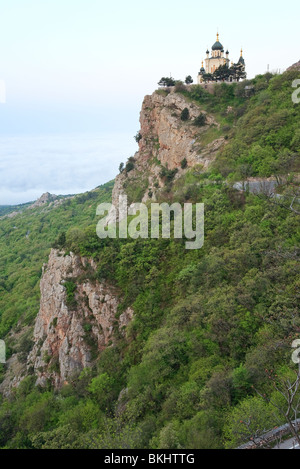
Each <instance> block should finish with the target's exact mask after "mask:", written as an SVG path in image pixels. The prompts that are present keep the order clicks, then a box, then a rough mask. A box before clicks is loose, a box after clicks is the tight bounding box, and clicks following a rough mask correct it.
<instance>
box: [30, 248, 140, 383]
mask: <svg viewBox="0 0 300 469" xmlns="http://www.w3.org/2000/svg"><path fill="white" fill-rule="evenodd" d="M95 269H96V265H95V264H94V263H93V261H91V260H89V259H87V258H83V257H79V256H76V255H74V254H72V253H70V255H64V253H62V252H59V251H58V250H55V249H53V250H51V253H50V257H49V262H48V264H46V265H44V267H43V275H42V279H41V283H40V290H41V304H40V311H39V313H38V316H37V318H36V322H35V328H34V347H33V349H32V351H31V353H30V354H29V357H28V363H27V365H28V368H29V369H30V368H31V367H33V369H34V372H35V374H36V376H37V384H41V385H45V384H46V382H47V380H50V381H51V382H52V384H53V385H54V386H55V387H60V386H62V385H63V384H65V383H67V382H68V381H69V380H70V379H71V378H72V377H74V376H75V375H78V373H79V372H80V371H81V370H82V369H83V368H85V367H89V366H91V364H92V363H93V360H95V358H96V357H97V356H98V354H99V353H100V352H101V351H102V350H103V349H104V348H105V347H108V346H113V344H114V343H115V340H116V336H117V334H122V335H124V334H125V331H126V326H127V325H128V323H129V322H130V320H131V319H132V316H133V311H132V309H130V308H128V309H127V310H126V311H125V312H123V313H122V314H121V315H118V305H119V302H120V300H119V297H118V293H117V291H116V289H115V288H114V287H113V286H110V285H107V284H104V283H100V282H99V281H98V280H95V279H94V278H93V277H94V274H95Z"/></svg>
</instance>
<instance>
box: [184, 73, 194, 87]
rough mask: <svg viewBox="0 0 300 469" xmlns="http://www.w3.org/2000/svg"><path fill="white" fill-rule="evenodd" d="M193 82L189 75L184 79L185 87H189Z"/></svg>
mask: <svg viewBox="0 0 300 469" xmlns="http://www.w3.org/2000/svg"><path fill="white" fill-rule="evenodd" d="M193 81H194V80H193V79H192V77H191V75H188V76H187V77H186V78H185V83H186V84H187V85H191V84H192V83H193Z"/></svg>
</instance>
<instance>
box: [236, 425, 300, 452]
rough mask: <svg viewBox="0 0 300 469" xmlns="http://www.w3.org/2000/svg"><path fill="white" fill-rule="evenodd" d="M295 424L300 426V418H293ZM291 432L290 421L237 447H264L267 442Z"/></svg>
mask: <svg viewBox="0 0 300 469" xmlns="http://www.w3.org/2000/svg"><path fill="white" fill-rule="evenodd" d="M292 423H293V425H299V427H300V419H296V420H293V422H292ZM289 433H291V429H290V426H289V424H288V423H286V424H284V425H281V426H280V427H277V428H274V429H273V430H269V431H268V432H266V433H264V434H262V435H261V436H259V437H256V438H255V439H254V440H256V441H254V440H253V441H248V442H247V443H244V444H243V445H241V446H238V447H237V448H236V449H251V448H252V449H255V448H262V447H263V446H265V445H266V444H267V443H272V441H274V440H275V438H276V437H277V436H285V435H288V434H289Z"/></svg>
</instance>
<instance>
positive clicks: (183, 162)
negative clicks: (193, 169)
mask: <svg viewBox="0 0 300 469" xmlns="http://www.w3.org/2000/svg"><path fill="white" fill-rule="evenodd" d="M180 166H181V169H185V168H186V167H187V159H186V158H183V160H182V161H181V163H180Z"/></svg>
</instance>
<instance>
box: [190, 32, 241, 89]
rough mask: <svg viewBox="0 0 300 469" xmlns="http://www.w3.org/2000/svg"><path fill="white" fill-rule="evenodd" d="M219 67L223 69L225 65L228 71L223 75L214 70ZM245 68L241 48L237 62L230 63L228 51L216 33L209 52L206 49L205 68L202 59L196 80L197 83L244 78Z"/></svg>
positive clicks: (231, 80)
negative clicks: (215, 38)
mask: <svg viewBox="0 0 300 469" xmlns="http://www.w3.org/2000/svg"><path fill="white" fill-rule="evenodd" d="M224 54H225V55H224ZM209 55H210V56H209ZM220 67H223V68H224V70H225V71H226V69H225V67H226V68H227V69H228V72H227V73H223V75H222V74H221V73H218V72H216V71H217V70H218V69H219V68H220ZM245 69H246V66H245V60H244V58H243V50H241V55H240V58H239V60H238V62H237V63H236V64H234V63H233V62H231V65H230V59H229V51H228V49H227V50H226V52H225V50H224V47H223V45H222V44H221V42H220V40H219V33H217V40H216V42H215V43H214V44H213V46H212V48H211V53H209V50H207V51H206V59H205V68H204V66H203V61H202V66H201V69H200V72H199V73H198V80H197V81H198V84H201V83H204V82H207V81H228V82H233V81H239V80H240V79H243V78H246V72H245Z"/></svg>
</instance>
